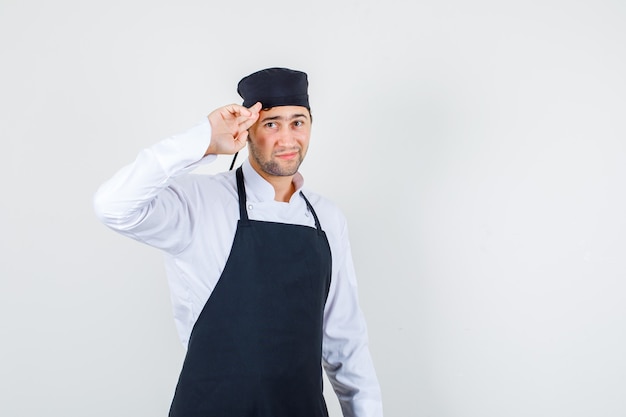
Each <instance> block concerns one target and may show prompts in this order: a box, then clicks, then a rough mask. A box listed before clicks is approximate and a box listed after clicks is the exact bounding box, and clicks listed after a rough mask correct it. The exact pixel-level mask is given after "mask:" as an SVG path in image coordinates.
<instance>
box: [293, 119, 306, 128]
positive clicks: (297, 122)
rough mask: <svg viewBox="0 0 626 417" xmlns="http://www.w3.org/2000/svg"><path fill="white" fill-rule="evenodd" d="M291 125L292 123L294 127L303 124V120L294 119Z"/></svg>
mask: <svg viewBox="0 0 626 417" xmlns="http://www.w3.org/2000/svg"><path fill="white" fill-rule="evenodd" d="M293 125H294V126H295V127H300V126H304V121H302V120H296V121H295V122H293Z"/></svg>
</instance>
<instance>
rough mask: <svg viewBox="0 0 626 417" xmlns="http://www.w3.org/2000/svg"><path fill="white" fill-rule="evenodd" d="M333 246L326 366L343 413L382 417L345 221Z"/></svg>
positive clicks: (355, 416) (326, 315)
mask: <svg viewBox="0 0 626 417" xmlns="http://www.w3.org/2000/svg"><path fill="white" fill-rule="evenodd" d="M332 246H334V248H333V263H336V265H335V266H336V269H335V268H333V269H334V271H333V277H332V283H331V288H330V291H329V294H328V299H327V301H326V308H325V311H324V340H323V347H322V348H323V351H322V355H323V360H324V369H325V371H326V375H327V376H328V378H329V380H330V382H331V384H332V386H333V389H334V390H335V393H336V394H337V397H338V399H339V403H340V404H341V409H342V412H343V415H344V417H382V416H383V411H382V398H381V393H380V386H379V384H378V378H377V377H376V372H375V370H374V365H373V363H372V359H371V355H370V351H369V348H368V335H367V326H366V323H365V318H364V316H363V313H362V311H361V309H360V307H359V302H358V293H357V282H356V274H355V270H354V265H353V261H352V255H351V250H350V242H349V240H348V231H347V226H346V224H345V221H344V223H343V227H342V228H341V234H340V236H339V238H338V241H337V242H335V245H332Z"/></svg>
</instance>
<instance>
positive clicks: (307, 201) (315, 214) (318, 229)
mask: <svg viewBox="0 0 626 417" xmlns="http://www.w3.org/2000/svg"><path fill="white" fill-rule="evenodd" d="M300 195H301V196H302V198H304V201H305V202H306V206H307V207H308V208H309V211H310V212H311V214H312V215H313V218H314V219H315V227H316V228H317V231H318V232H321V231H322V226H321V225H320V221H319V219H318V218H317V213H315V210H313V206H312V205H311V203H309V200H308V199H307V198H306V197H305V196H304V193H303V192H302V191H300Z"/></svg>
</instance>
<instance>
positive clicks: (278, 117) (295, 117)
mask: <svg viewBox="0 0 626 417" xmlns="http://www.w3.org/2000/svg"><path fill="white" fill-rule="evenodd" d="M301 117H304V118H305V119H306V118H307V116H306V114H304V113H296V114H292V115H291V116H289V117H283V116H268V117H264V118H263V119H262V120H261V123H264V122H267V121H270V120H285V119H287V120H293V119H299V118H301Z"/></svg>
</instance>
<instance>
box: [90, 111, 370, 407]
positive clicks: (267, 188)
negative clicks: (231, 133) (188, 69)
mask: <svg viewBox="0 0 626 417" xmlns="http://www.w3.org/2000/svg"><path fill="white" fill-rule="evenodd" d="M210 137H211V127H210V124H209V122H208V121H205V122H203V123H201V124H199V125H198V126H196V127H194V128H192V129H190V130H188V131H187V132H185V133H183V134H180V135H176V136H173V137H171V138H168V139H166V140H164V141H162V142H159V143H157V144H156V145H154V146H152V147H150V148H147V149H145V150H143V151H142V152H140V154H139V155H138V156H137V159H136V160H135V161H134V162H133V163H132V164H130V165H128V166H126V167H124V168H123V169H121V170H120V171H119V172H118V173H117V174H115V175H114V176H113V178H111V179H110V180H109V181H107V182H106V183H105V184H103V185H102V186H101V187H100V189H99V190H98V192H97V193H96V196H95V198H94V205H95V210H96V214H97V215H98V217H99V218H100V219H101V221H102V222H103V223H104V224H106V225H107V226H109V227H111V228H112V229H114V230H115V231H117V232H119V233H121V234H123V235H126V236H128V237H131V238H133V239H136V240H138V241H141V242H144V243H146V244H149V245H151V246H154V247H156V248H159V249H161V250H163V251H164V253H165V265H166V271H167V276H168V282H169V286H170V291H171V298H172V303H173V309H174V319H175V322H176V327H177V329H178V332H179V336H180V339H181V342H182V343H183V345H184V346H185V347H186V346H187V344H188V341H189V336H190V334H191V330H192V328H193V326H194V323H195V322H196V320H197V319H198V316H199V314H200V312H201V311H202V309H203V307H204V305H205V304H206V301H207V300H208V298H209V296H210V295H211V292H212V291H213V289H214V288H215V285H216V284H217V281H218V280H219V277H220V276H221V274H222V272H223V269H224V266H225V265H226V261H227V258H228V255H229V253H230V249H231V246H232V244H233V239H234V236H235V230H236V227H237V221H238V219H239V208H238V198H237V186H236V179H235V172H234V171H230V172H225V173H220V174H217V175H194V174H190V171H191V170H193V169H194V168H196V167H197V166H198V165H199V164H201V163H209V162H211V161H213V160H214V159H215V158H216V156H215V155H209V156H206V157H204V158H203V155H204V152H205V151H206V149H207V148H208V146H209V142H210ZM242 169H243V173H244V178H245V188H246V194H247V205H246V208H247V213H248V216H249V218H250V219H251V220H259V221H266V222H277V223H288V224H298V225H304V226H310V227H315V220H314V219H313V217H312V216H311V214H310V212H309V211H308V209H307V205H306V202H305V201H304V199H303V198H301V197H300V195H299V191H300V190H303V192H304V193H305V195H306V196H307V198H308V199H309V201H310V203H311V204H312V206H313V207H314V209H315V211H316V213H317V215H318V217H319V220H320V222H321V224H322V225H323V227H324V231H325V232H326V235H327V237H328V241H329V245H330V248H331V253H332V275H331V284H330V289H329V292H328V298H327V301H326V305H325V309H324V322H323V335H322V336H323V339H322V359H323V365H324V369H325V371H326V374H327V376H328V377H329V380H330V381H331V383H332V385H333V388H334V390H335V392H336V393H337V396H338V398H339V401H340V403H341V407H342V410H343V414H344V416H346V417H352V416H354V417H381V416H382V404H381V396H380V389H379V385H378V381H377V378H376V374H375V371H374V367H373V364H372V361H371V357H370V353H369V350H368V347H367V330H366V325H365V321H364V318H363V315H362V312H361V310H360V309H359V306H358V298H357V286H356V277H355V272H354V266H353V263H352V257H351V253H350V244H349V240H348V231H347V226H346V220H345V218H344V217H343V215H342V214H341V212H340V211H339V210H338V208H337V207H336V206H334V205H333V204H332V203H331V202H329V201H328V200H326V199H324V198H323V197H321V196H319V195H318V194H316V193H314V192H312V191H310V190H307V189H304V188H303V185H304V180H303V178H302V176H301V175H300V174H299V173H298V174H296V176H295V177H294V185H295V188H296V192H295V193H294V194H293V196H292V197H291V200H290V201H289V202H286V203H285V202H278V201H275V200H274V188H273V187H272V185H271V184H269V183H268V182H266V181H265V180H264V179H263V178H262V177H261V176H260V175H259V174H258V173H257V172H256V171H255V170H254V169H253V168H252V167H251V166H250V164H249V162H248V161H247V160H246V161H245V162H244V163H243V165H242ZM294 262H297V260H294Z"/></svg>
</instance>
